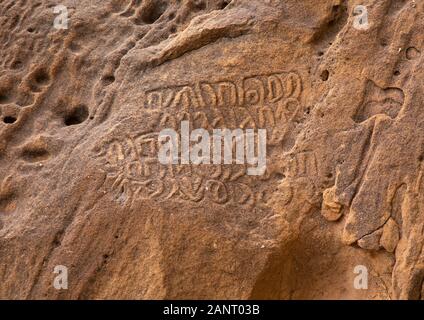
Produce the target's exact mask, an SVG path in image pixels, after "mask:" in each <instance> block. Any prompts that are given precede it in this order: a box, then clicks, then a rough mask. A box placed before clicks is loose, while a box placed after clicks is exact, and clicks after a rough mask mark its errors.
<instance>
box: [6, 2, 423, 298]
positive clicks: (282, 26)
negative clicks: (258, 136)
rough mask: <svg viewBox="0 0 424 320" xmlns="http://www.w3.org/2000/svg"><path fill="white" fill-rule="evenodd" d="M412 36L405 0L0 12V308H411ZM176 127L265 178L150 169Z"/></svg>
mask: <svg viewBox="0 0 424 320" xmlns="http://www.w3.org/2000/svg"><path fill="white" fill-rule="evenodd" d="M59 4H60V5H62V6H64V7H66V8H67V10H68V13H69V21H68V22H69V25H68V28H67V29H57V28H55V27H54V22H55V21H57V20H55V19H57V17H58V14H57V13H55V12H54V8H55V6H57V5H59ZM358 6H364V7H365V8H366V9H367V12H368V23H369V26H368V27H367V28H363V29H361V28H357V27H355V22H357V19H358V12H357V11H356V10H355V8H357V7H358ZM362 22H364V21H362ZM423 38H424V2H423V1H418V0H417V1H412V0H284V1H283V0H281V1H280V0H232V1H229V0H110V1H104V0H75V1H73V0H61V1H60V2H59V1H50V0H1V1H0V119H1V121H0V298H2V299H115V298H121V299H164V298H166V299H183V298H190V299H423V298H424V287H423V279H424V251H423V245H424V109H423V106H424V104H423V102H424V96H423V94H424V91H423V85H424V72H423V64H424V60H423V56H422V51H423V40H424V39H423ZM183 120H186V121H189V123H190V124H191V126H192V127H193V128H206V129H207V130H213V129H216V128H229V129H235V128H241V129H246V128H255V129H258V128H263V129H266V130H267V170H266V173H265V174H264V175H263V176H249V175H247V174H246V166H245V165H240V164H237V165H236V164H234V165H222V166H221V165H213V164H210V165H203V164H202V165H172V166H164V165H161V164H160V163H159V162H158V161H157V156H156V152H157V143H156V142H157V137H158V133H159V132H160V131H161V130H162V129H164V128H175V129H178V127H179V124H180V122H181V121H183ZM358 265H361V266H365V267H366V268H367V269H368V272H369V273H368V277H369V283H368V289H367V290H358V289H356V288H355V287H354V285H353V284H354V279H355V277H356V276H357V274H355V272H354V270H355V267H356V266H358ZM56 266H66V267H67V268H68V272H69V284H68V289H67V290H57V289H56V288H55V287H54V286H53V281H54V278H55V277H56V276H57V275H56V274H55V273H54V272H53V271H54V269H55V267H56Z"/></svg>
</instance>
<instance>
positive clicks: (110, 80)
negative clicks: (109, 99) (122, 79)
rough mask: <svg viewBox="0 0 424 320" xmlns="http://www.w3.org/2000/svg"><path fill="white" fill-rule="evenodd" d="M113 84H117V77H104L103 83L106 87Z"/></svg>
mask: <svg viewBox="0 0 424 320" xmlns="http://www.w3.org/2000/svg"><path fill="white" fill-rule="evenodd" d="M113 82H115V77H114V76H112V75H110V76H104V77H103V83H104V84H105V86H108V85H110V84H112V83H113Z"/></svg>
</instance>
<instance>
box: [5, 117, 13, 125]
mask: <svg viewBox="0 0 424 320" xmlns="http://www.w3.org/2000/svg"><path fill="white" fill-rule="evenodd" d="M3 122H4V123H7V124H12V123H15V122H16V118H15V117H12V116H6V117H4V118H3Z"/></svg>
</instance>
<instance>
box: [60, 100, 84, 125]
mask: <svg viewBox="0 0 424 320" xmlns="http://www.w3.org/2000/svg"><path fill="white" fill-rule="evenodd" d="M87 118H88V108H87V107H86V106H85V105H80V106H78V107H76V108H75V109H73V110H72V111H71V112H70V113H69V114H68V115H67V116H66V117H65V125H67V126H73V125H77V124H80V123H82V122H84V121H85V120H86V119H87Z"/></svg>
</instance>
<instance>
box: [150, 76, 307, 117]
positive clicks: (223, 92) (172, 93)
mask: <svg viewBox="0 0 424 320" xmlns="http://www.w3.org/2000/svg"><path fill="white" fill-rule="evenodd" d="M301 93H302V80H301V78H300V76H299V75H298V74H297V73H295V72H288V73H274V74H268V75H258V76H251V77H246V78H242V79H240V80H237V81H227V80H226V81H217V82H198V83H195V84H193V85H183V86H170V87H165V88H158V89H154V90H149V91H147V92H146V93H145V99H144V107H145V108H148V109H162V110H163V109H166V108H171V109H173V110H185V111H189V110H199V109H201V108H206V107H207V108H222V107H236V106H240V107H243V106H253V105H264V104H270V103H277V102H278V101H280V100H282V99H284V98H285V99H288V98H294V99H299V97H300V95H301Z"/></svg>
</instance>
